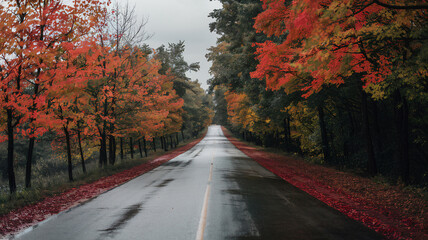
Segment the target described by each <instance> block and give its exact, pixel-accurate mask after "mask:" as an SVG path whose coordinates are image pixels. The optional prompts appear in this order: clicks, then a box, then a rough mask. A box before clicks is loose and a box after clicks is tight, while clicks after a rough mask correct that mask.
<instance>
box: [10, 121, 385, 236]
mask: <svg viewBox="0 0 428 240" xmlns="http://www.w3.org/2000/svg"><path fill="white" fill-rule="evenodd" d="M18 238H19V239H46V240H49V239H160V240H167V239H184V240H187V239H380V237H379V236H378V235H376V234H375V233H374V232H372V231H371V230H368V229H366V228H365V227H364V226H362V225H361V224H359V223H357V222H354V221H353V220H351V219H349V218H347V217H345V216H343V215H342V214H340V213H339V212H337V211H335V210H333V209H331V208H329V207H328V206H326V205H325V204H323V203H322V202H319V201H318V200H316V199H314V198H313V197H311V196H309V195H307V194H306V193H304V192H302V191H300V190H299V189H296V188H295V187H293V186H292V185H290V184H288V183H287V182H285V181H283V180H282V179H280V178H278V177H276V176H275V175H273V174H272V173H270V172H269V171H267V170H265V169H264V168H263V167H261V166H260V165H258V164H257V163H256V162H255V161H253V160H251V159H249V158H248V157H247V156H246V155H244V154H243V153H242V152H240V151H239V150H237V149H236V148H235V147H234V146H233V145H232V144H231V143H230V142H229V141H228V140H227V139H226V138H225V137H224V136H223V133H222V131H221V128H220V127H219V126H211V127H210V128H209V130H208V133H207V136H206V137H205V138H204V139H203V140H202V141H201V142H200V143H199V144H198V145H196V146H195V147H193V148H192V149H190V150H189V151H187V152H186V153H184V154H182V155H180V156H178V157H176V158H174V159H172V160H171V161H169V162H167V163H165V164H163V165H161V166H160V167H158V168H156V169H154V170H152V171H150V172H148V173H146V174H144V175H142V176H140V177H138V178H135V179H134V180H132V181H130V182H128V183H126V184H123V185H121V186H120V187H117V188H115V189H113V190H111V191H108V192H106V193H104V194H102V195H100V196H98V197H97V198H95V199H93V200H91V201H89V202H87V203H85V204H83V205H80V206H78V207H75V208H73V209H71V210H69V211H66V212H63V213H61V214H59V215H57V216H55V217H52V218H50V219H49V220H48V221H45V222H44V223H42V224H39V225H38V226H36V227H35V228H34V229H32V230H31V231H27V232H26V233H25V234H21V235H19V236H18Z"/></svg>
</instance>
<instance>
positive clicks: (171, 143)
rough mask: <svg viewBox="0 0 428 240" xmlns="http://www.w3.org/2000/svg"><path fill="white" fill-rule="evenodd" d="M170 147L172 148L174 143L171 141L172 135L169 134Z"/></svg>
mask: <svg viewBox="0 0 428 240" xmlns="http://www.w3.org/2000/svg"><path fill="white" fill-rule="evenodd" d="M169 142H170V148H171V149H173V148H174V143H173V142H172V135H169Z"/></svg>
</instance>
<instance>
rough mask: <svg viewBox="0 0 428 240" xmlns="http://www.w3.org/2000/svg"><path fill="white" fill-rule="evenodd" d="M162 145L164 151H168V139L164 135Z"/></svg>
mask: <svg viewBox="0 0 428 240" xmlns="http://www.w3.org/2000/svg"><path fill="white" fill-rule="evenodd" d="M163 146H164V147H165V149H164V150H165V152H166V151H168V141H167V139H166V137H165V136H163Z"/></svg>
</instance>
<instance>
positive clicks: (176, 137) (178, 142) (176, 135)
mask: <svg viewBox="0 0 428 240" xmlns="http://www.w3.org/2000/svg"><path fill="white" fill-rule="evenodd" d="M175 139H176V140H177V145H178V144H180V141H179V140H178V132H176V133H175Z"/></svg>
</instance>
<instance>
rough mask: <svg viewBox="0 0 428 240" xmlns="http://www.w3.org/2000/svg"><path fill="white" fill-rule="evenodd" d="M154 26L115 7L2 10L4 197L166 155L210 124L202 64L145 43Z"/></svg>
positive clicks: (0, 156)
mask: <svg viewBox="0 0 428 240" xmlns="http://www.w3.org/2000/svg"><path fill="white" fill-rule="evenodd" d="M146 23H147V20H145V19H139V18H138V17H137V14H136V12H135V8H133V7H131V6H129V5H127V4H126V5H120V4H118V3H115V4H111V3H110V2H109V1H108V2H103V1H98V0H75V1H72V2H69V1H31V0H28V1H15V0H5V1H2V3H1V4H0V33H1V34H0V58H1V59H0V169H1V173H0V176H1V177H2V178H1V179H2V181H0V183H8V186H7V185H6V184H2V185H1V186H0V193H5V192H9V193H10V194H15V193H16V192H20V191H21V190H23V189H29V188H32V187H33V188H41V187H43V186H41V185H36V186H34V184H32V182H33V181H32V180H33V179H34V178H36V177H37V178H38V179H40V178H42V179H43V178H48V177H50V176H54V175H55V174H57V173H58V172H64V173H66V174H64V176H66V177H67V178H68V179H67V180H68V181H74V180H76V174H73V173H74V172H75V171H76V169H79V171H80V172H82V173H83V174H84V173H86V171H87V166H86V165H87V164H88V163H91V166H95V167H96V168H99V169H101V170H102V169H104V168H106V167H107V166H111V165H115V164H117V163H118V162H119V159H120V160H121V161H120V162H123V161H125V160H126V159H128V158H134V155H137V149H138V150H139V153H140V155H139V157H140V158H143V157H147V155H148V152H149V151H153V152H155V151H156V150H157V149H158V150H160V149H163V150H165V151H166V150H168V149H171V148H175V147H176V146H177V145H178V144H179V142H180V141H183V140H185V139H189V138H194V137H196V136H198V134H199V133H201V132H202V131H203V130H204V129H205V128H206V127H207V126H208V125H209V124H210V123H211V119H212V117H213V111H212V110H211V109H212V104H213V103H212V99H211V96H210V95H207V94H205V91H204V90H203V89H202V88H201V86H200V84H199V83H198V81H197V80H195V81H193V80H191V79H190V78H188V77H187V76H186V73H187V72H189V71H198V69H199V63H187V62H186V61H185V60H184V57H183V53H184V50H185V43H184V42H183V41H180V42H178V43H169V44H168V45H167V46H165V45H162V46H160V47H158V48H157V49H152V48H151V47H150V46H148V45H146V44H144V41H145V40H147V39H148V38H149V37H150V35H149V34H148V33H146V32H145V29H144V26H145V24H146ZM135 158H138V157H137V156H135ZM124 159H125V160H124ZM17 173H18V175H17ZM17 179H18V180H17Z"/></svg>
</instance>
